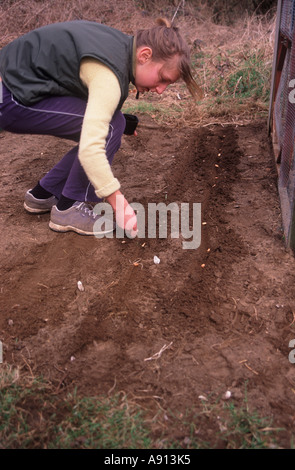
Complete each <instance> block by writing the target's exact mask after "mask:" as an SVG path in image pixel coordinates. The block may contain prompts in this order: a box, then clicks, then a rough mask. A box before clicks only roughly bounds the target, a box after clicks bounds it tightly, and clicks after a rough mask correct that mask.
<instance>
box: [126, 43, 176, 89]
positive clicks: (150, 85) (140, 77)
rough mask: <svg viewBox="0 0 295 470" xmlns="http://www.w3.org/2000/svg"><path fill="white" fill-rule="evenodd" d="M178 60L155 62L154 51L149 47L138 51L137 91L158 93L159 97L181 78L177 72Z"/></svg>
mask: <svg viewBox="0 0 295 470" xmlns="http://www.w3.org/2000/svg"><path fill="white" fill-rule="evenodd" d="M176 64H177V58H174V59H171V60H170V61H168V62H167V61H159V62H156V61H153V60H152V51H151V49H150V48H148V47H142V48H141V49H140V50H139V51H137V63H136V71H135V86H136V88H137V91H139V92H141V93H143V92H146V91H152V92H156V93H158V94H159V95H160V94H161V93H163V91H165V90H166V88H167V86H168V85H170V84H171V83H174V82H176V81H177V80H178V79H179V78H180V74H179V72H178V70H177V65H176Z"/></svg>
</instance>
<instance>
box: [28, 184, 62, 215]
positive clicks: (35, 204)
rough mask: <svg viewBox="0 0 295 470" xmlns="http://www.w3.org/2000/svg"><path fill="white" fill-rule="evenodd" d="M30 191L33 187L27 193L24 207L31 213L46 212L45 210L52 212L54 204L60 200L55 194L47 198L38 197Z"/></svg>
mask: <svg viewBox="0 0 295 470" xmlns="http://www.w3.org/2000/svg"><path fill="white" fill-rule="evenodd" d="M30 191H31V189H29V190H28V191H27V192H26V194H25V201H24V208H25V209H26V211H28V212H30V213H31V214H44V213H45V212H50V211H51V208H52V206H54V205H55V204H56V203H57V202H58V199H57V198H56V197H55V196H51V197H49V198H47V199H37V198H36V197H35V196H33V194H32V193H31V192H30Z"/></svg>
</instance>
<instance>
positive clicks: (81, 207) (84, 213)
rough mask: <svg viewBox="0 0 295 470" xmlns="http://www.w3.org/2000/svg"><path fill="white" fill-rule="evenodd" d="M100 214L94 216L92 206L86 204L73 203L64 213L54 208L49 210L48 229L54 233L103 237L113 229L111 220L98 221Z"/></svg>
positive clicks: (113, 225)
mask: <svg viewBox="0 0 295 470" xmlns="http://www.w3.org/2000/svg"><path fill="white" fill-rule="evenodd" d="M102 217H104V216H102V215H101V214H95V211H94V209H93V206H91V205H90V204H87V203H86V202H78V201H77V202H75V204H74V205H73V206H72V207H70V208H69V209H67V210H65V211H59V210H58V209H57V207H56V206H53V207H52V209H51V217H50V222H49V227H50V228H51V229H52V230H54V231H56V232H70V231H72V232H76V233H79V234H80V235H95V236H98V237H99V236H103V235H105V234H107V233H111V232H113V231H114V229H115V224H114V222H113V220H110V219H106V218H105V217H104V220H103V221H100V219H101V218H102Z"/></svg>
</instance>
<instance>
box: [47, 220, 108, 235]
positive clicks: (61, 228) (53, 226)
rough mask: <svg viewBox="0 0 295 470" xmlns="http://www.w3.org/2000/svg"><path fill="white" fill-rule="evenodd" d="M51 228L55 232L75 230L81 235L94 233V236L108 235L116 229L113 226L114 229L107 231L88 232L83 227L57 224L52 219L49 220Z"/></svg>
mask: <svg viewBox="0 0 295 470" xmlns="http://www.w3.org/2000/svg"><path fill="white" fill-rule="evenodd" d="M49 228H51V230H53V231H54V232H62V233H65V232H75V233H78V234H79V235H94V236H97V235H106V234H107V233H112V232H113V231H114V230H115V229H114V228H113V229H112V230H107V231H103V232H86V231H85V230H82V229H80V228H77V227H72V226H71V225H58V224H55V223H54V222H52V221H51V220H50V222H49Z"/></svg>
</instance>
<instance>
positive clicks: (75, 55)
mask: <svg viewBox="0 0 295 470" xmlns="http://www.w3.org/2000/svg"><path fill="white" fill-rule="evenodd" d="M133 40H134V38H133V36H129V35H126V34H124V33H122V32H120V31H118V30H116V29H114V28H111V27H109V26H105V25H102V24H99V23H96V22H92V21H84V20H79V21H69V22H65V23H55V24H51V25H47V26H43V27H41V28H38V29H36V30H33V31H31V32H30V33H27V34H25V35H24V36H21V37H19V38H18V39H16V40H14V41H12V42H11V43H10V44H8V45H7V46H5V47H4V48H3V49H2V50H1V51H0V75H1V77H2V80H3V82H4V84H5V85H6V86H7V88H8V89H9V90H10V91H11V92H12V94H13V95H14V96H15V97H16V99H17V100H18V101H20V102H21V103H22V104H24V105H26V106H28V105H30V104H33V103H36V102H38V101H40V100H41V99H42V98H44V97H48V96H50V95H54V96H56V95H58V96H76V97H78V98H82V99H85V100H87V98H88V90H87V88H86V87H85V86H84V85H83V83H82V82H81V80H80V78H79V67H80V62H81V59H82V58H83V57H93V58H95V59H98V60H99V61H101V62H102V63H104V64H105V65H106V66H108V67H109V68H110V69H111V70H112V71H113V72H114V73H115V75H116V76H117V78H118V80H119V83H120V87H121V100H120V102H119V105H118V109H120V108H121V107H122V105H123V103H124V101H125V100H126V98H127V96H128V91H129V83H130V82H132V83H134V77H133V72H132V60H133Z"/></svg>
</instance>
